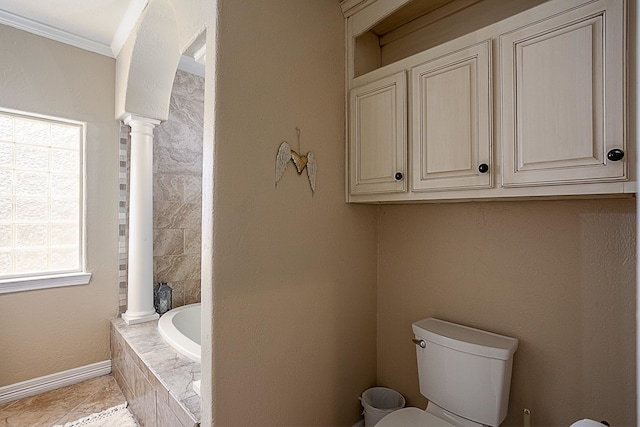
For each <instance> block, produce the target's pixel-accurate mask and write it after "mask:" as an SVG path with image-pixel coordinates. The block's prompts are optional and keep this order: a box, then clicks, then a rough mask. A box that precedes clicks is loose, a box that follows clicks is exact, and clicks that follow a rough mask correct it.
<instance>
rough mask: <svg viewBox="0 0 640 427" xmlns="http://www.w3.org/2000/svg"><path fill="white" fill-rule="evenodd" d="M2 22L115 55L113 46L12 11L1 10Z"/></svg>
mask: <svg viewBox="0 0 640 427" xmlns="http://www.w3.org/2000/svg"><path fill="white" fill-rule="evenodd" d="M0 24H4V25H8V26H10V27H14V28H17V29H19V30H23V31H27V32H29V33H31V34H35V35H37V36H42V37H46V38H48V39H51V40H55V41H58V42H61V43H65V44H68V45H71V46H75V47H78V48H80V49H84V50H88V51H90V52H94V53H98V54H100V55H104V56H109V57H111V58H114V57H115V56H114V55H113V52H112V51H111V47H110V46H107V45H106V44H103V43H98V42H96V41H94V40H89V39H87V38H84V37H80V36H78V35H76V34H72V33H69V32H67V31H64V30H60V29H58V28H55V27H52V26H50V25H47V24H43V23H41V22H38V21H34V20H32V19H28V18H24V17H22V16H18V15H15V14H13V13H11V12H7V11H6V10H0Z"/></svg>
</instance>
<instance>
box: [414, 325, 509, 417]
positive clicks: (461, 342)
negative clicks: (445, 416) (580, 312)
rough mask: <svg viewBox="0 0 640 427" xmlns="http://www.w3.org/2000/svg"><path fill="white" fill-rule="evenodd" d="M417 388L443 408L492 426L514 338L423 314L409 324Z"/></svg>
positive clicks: (502, 402)
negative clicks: (419, 318) (414, 355)
mask: <svg viewBox="0 0 640 427" xmlns="http://www.w3.org/2000/svg"><path fill="white" fill-rule="evenodd" d="M413 333H414V334H415V336H416V339H417V340H419V341H424V342H425V344H426V345H425V347H424V348H422V347H421V346H418V345H416V352H417V357H418V377H419V381H420V392H421V393H422V395H424V396H425V397H426V398H427V399H429V402H431V403H434V404H436V405H437V406H439V407H440V408H442V409H444V410H445V411H448V412H451V413H453V414H455V415H458V416H460V417H463V418H467V419H469V420H471V421H475V422H477V423H481V424H485V425H489V426H498V425H500V423H501V422H502V421H503V420H504V418H505V417H506V416H507V409H508V406H509V390H510V388H511V367H512V365H513V353H514V352H515V351H516V349H517V348H518V340H517V339H515V338H510V337H506V336H503V335H497V334H493V333H491V332H486V331H482V330H479V329H474V328H470V327H467V326H462V325H458V324H455V323H450V322H445V321H443V320H439V319H434V318H429V319H423V320H420V321H418V322H415V323H414V324H413Z"/></svg>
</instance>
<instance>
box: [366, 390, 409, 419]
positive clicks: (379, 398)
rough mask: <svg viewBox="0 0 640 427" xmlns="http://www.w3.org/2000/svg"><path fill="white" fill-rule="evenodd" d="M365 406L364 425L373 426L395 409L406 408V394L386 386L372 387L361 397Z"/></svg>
mask: <svg viewBox="0 0 640 427" xmlns="http://www.w3.org/2000/svg"><path fill="white" fill-rule="evenodd" d="M360 401H361V402H362V407H363V408H364V425H365V427H373V426H375V425H376V424H377V423H378V421H380V420H381V419H382V417H384V416H385V415H387V414H390V413H391V412H393V411H397V410H398V409H402V408H404V405H405V404H406V401H405V400H404V396H402V395H401V394H400V393H398V392H397V391H395V390H391V389H390V388H386V387H372V388H370V389H368V390H365V392H364V393H362V396H361V397H360Z"/></svg>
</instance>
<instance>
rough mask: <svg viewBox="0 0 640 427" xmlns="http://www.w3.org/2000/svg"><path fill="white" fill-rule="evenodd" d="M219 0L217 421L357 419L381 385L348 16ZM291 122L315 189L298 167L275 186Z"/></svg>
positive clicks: (300, 5)
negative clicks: (353, 133)
mask: <svg viewBox="0 0 640 427" xmlns="http://www.w3.org/2000/svg"><path fill="white" fill-rule="evenodd" d="M219 8H220V13H219V19H218V29H219V45H218V49H217V52H216V54H217V64H216V67H217V81H216V91H217V93H216V95H215V99H216V105H215V109H216V117H215V158H214V160H215V169H214V173H215V180H214V181H215V190H214V191H213V197H214V205H213V211H214V217H213V221H214V256H213V290H212V295H213V302H214V307H213V313H214V317H213V372H212V376H213V378H212V383H213V400H212V404H213V418H214V420H215V422H216V424H217V425H224V426H227V425H245V426H247V425H353V423H355V422H356V421H357V420H358V419H359V417H360V415H359V414H360V410H361V409H360V404H359V401H358V399H357V398H358V396H359V395H360V394H361V393H362V391H363V390H364V389H366V388H367V387H369V386H371V385H373V384H374V382H375V369H376V367H375V359H376V344H375V341H376V337H375V328H376V312H375V305H376V302H375V282H376V276H375V265H376V264H375V263H376V240H375V229H376V218H375V207H372V206H353V205H347V204H346V203H345V202H344V173H345V169H344V132H345V129H344V107H343V106H344V27H343V25H344V21H343V17H342V14H341V11H340V8H339V5H338V3H337V2H336V1H335V0H296V1H291V0H269V1H263V0H253V1H238V0H223V1H221V2H220V3H219ZM207 58H208V60H209V58H210V56H209V54H208V55H207ZM209 88H210V86H207V89H209ZM208 96H212V94H211V93H209V94H208ZM296 126H298V127H300V129H301V131H302V134H301V147H302V150H301V151H302V152H304V153H306V152H307V151H313V152H314V154H315V156H316V158H317V162H318V178H317V188H316V192H315V194H312V193H311V189H310V187H309V183H308V180H307V177H306V171H305V172H303V174H302V175H301V176H298V174H297V173H296V171H295V168H294V166H293V165H290V166H289V168H288V170H287V171H286V173H285V174H284V176H283V177H282V179H281V181H280V183H279V184H278V186H277V187H276V186H275V183H274V182H275V178H274V175H275V157H276V153H277V151H278V146H279V145H280V143H281V142H282V141H283V140H287V141H289V143H291V144H292V146H293V147H297V141H296V131H295V128H296ZM206 134H207V131H205V135H206ZM206 153H207V150H206V149H205V154H206ZM207 162H208V160H207V159H205V164H207ZM204 175H205V176H206V173H205V174H204ZM203 186H204V188H205V192H211V187H210V185H209V184H207V182H206V179H205V180H204V182H203ZM206 206H207V203H205V207H206ZM206 222H207V221H204V224H206ZM204 224H203V227H204ZM206 271H208V269H205V270H203V274H204V273H205V272H206ZM206 283H208V280H207V279H206V278H203V286H208V285H206ZM209 292H210V291H208V290H206V291H205V290H203V301H204V302H206V301H207V298H208V295H209ZM205 331H206V329H205ZM205 333H206V332H205ZM203 366H206V364H203Z"/></svg>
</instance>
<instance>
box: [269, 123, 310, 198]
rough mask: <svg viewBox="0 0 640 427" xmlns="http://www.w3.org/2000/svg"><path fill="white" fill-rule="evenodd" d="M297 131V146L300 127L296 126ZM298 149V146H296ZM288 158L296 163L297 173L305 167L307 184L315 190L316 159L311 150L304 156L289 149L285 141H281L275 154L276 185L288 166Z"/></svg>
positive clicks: (300, 172)
mask: <svg viewBox="0 0 640 427" xmlns="http://www.w3.org/2000/svg"><path fill="white" fill-rule="evenodd" d="M296 131H297V132H298V146H299V145H300V129H298V128H296ZM298 149H299V148H298ZM289 160H291V161H292V162H293V164H294V165H296V170H297V171H298V175H301V174H302V171H303V170H304V169H305V168H306V169H307V177H308V178H309V184H310V185H311V191H312V192H315V191H316V171H317V165H316V159H315V156H314V155H313V153H312V152H311V151H309V152H308V153H307V154H306V155H305V156H301V155H300V154H298V153H296V152H295V151H293V150H292V149H291V147H290V146H289V143H288V142H287V141H282V143H281V144H280V147H279V148H278V154H277V155H276V185H278V181H280V178H282V175H284V172H285V171H286V170H287V166H289Z"/></svg>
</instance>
